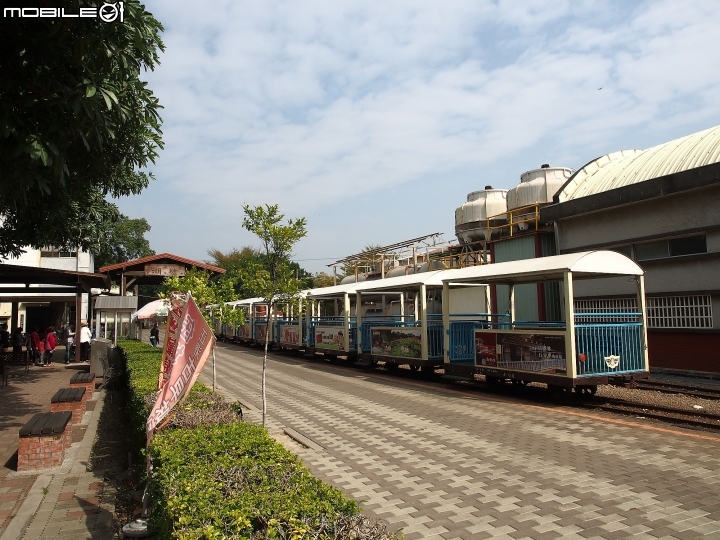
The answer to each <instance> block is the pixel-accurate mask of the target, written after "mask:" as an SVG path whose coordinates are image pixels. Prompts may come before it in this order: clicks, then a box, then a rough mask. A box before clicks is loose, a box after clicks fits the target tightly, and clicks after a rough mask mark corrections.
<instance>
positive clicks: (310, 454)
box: [202, 344, 720, 540]
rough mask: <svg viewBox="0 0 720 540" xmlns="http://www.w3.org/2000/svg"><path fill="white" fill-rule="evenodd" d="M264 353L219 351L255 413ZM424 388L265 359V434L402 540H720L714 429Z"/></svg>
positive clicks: (222, 367) (234, 392) (222, 369)
mask: <svg viewBox="0 0 720 540" xmlns="http://www.w3.org/2000/svg"><path fill="white" fill-rule="evenodd" d="M261 360H262V359H261V356H260V354H259V352H258V351H256V350H252V349H242V348H237V347H230V346H227V345H222V344H221V345H219V346H218V354H217V374H218V379H217V380H218V383H219V385H220V388H219V390H220V391H221V392H223V393H225V394H226V395H227V396H228V397H230V398H239V399H241V400H242V401H243V402H246V403H249V404H251V405H253V406H254V407H256V408H259V407H260V383H259V380H260V367H261ZM211 373H212V371H211V366H210V365H208V366H207V367H206V369H205V371H204V373H203V375H202V379H203V381H204V382H206V383H209V382H210V378H209V377H210V375H211ZM422 386H423V385H420V384H417V383H410V384H408V383H406V382H404V381H402V380H399V379H397V380H396V379H392V380H387V379H383V378H375V377H373V376H372V375H371V374H368V373H363V372H362V371H360V370H357V371H355V370H336V369H332V368H331V367H330V366H327V365H325V364H322V363H313V362H308V361H304V360H299V359H294V358H291V357H283V356H280V357H273V358H272V359H271V360H270V362H269V369H268V396H269V415H270V424H269V428H270V429H271V430H278V429H282V428H291V429H294V430H296V431H298V432H300V433H301V434H302V435H304V436H306V437H308V438H309V439H311V440H312V441H315V442H316V443H317V444H319V445H321V446H322V447H323V449H322V450H312V449H303V450H301V451H300V452H299V455H300V457H301V458H302V459H303V460H304V461H305V463H306V464H307V465H308V466H309V467H310V468H311V469H312V470H313V472H314V473H315V474H316V475H317V476H318V477H320V478H322V479H323V480H325V481H327V482H329V483H332V484H333V485H336V486H338V487H340V488H342V489H343V490H345V491H346V492H347V493H348V494H350V495H351V496H352V497H355V498H356V499H360V500H363V501H365V503H364V507H365V509H367V510H369V511H372V512H374V513H375V514H377V515H378V516H380V517H382V518H384V519H385V520H387V521H388V522H389V523H391V525H392V526H393V527H396V528H400V527H402V528H403V530H404V532H405V534H406V538H407V539H408V540H413V539H416V538H426V539H432V538H443V539H447V540H449V539H469V538H479V539H482V538H505V539H515V540H519V539H533V540H545V539H554V538H566V539H572V538H574V539H579V540H585V539H594V540H602V539H605V540H614V539H624V538H633V539H635V540H645V539H647V540H655V539H658V538H663V539H666V540H670V539H673V538H674V539H678V540H685V539H690V538H720V452H719V451H718V448H720V437H718V436H713V435H707V434H702V433H698V432H684V431H682V430H679V429H674V428H661V427H660V428H659V427H657V426H655V427H652V426H650V427H643V424H642V421H637V422H635V421H632V420H623V419H616V420H614V421H608V420H607V418H608V417H602V416H595V415H593V414H586V413H580V412H577V411H571V410H569V409H566V408H562V407H558V408H554V409H553V408H543V407H537V406H530V405H527V404H520V403H512V402H506V401H501V400H494V399H490V398H486V397H483V396H481V395H478V396H472V395H462V394H458V393H454V392H451V391H444V390H443V389H442V388H438V389H437V390H434V389H430V390H428V389H426V388H423V387H422ZM250 416H251V418H253V419H259V411H257V410H254V411H251V413H250ZM603 418H604V419H603Z"/></svg>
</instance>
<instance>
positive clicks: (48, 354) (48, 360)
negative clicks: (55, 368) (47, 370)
mask: <svg viewBox="0 0 720 540" xmlns="http://www.w3.org/2000/svg"><path fill="white" fill-rule="evenodd" d="M55 347H57V338H56V337H55V327H54V326H49V327H48V329H47V330H45V365H46V366H52V357H53V352H54V351H55Z"/></svg>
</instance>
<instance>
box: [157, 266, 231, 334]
mask: <svg viewBox="0 0 720 540" xmlns="http://www.w3.org/2000/svg"><path fill="white" fill-rule="evenodd" d="M173 291H180V292H183V293H185V292H188V291H189V292H190V293H191V294H192V297H193V299H194V300H195V303H196V304H197V305H198V307H199V308H200V311H201V312H202V314H203V317H205V320H206V321H207V322H208V324H210V325H211V326H212V320H213V319H215V320H219V321H220V322H221V323H223V324H228V325H232V326H239V325H241V324H243V323H244V322H245V317H244V313H243V311H242V310H239V309H232V307H231V306H228V305H226V304H225V302H229V301H231V300H234V299H235V298H236V296H235V289H234V288H233V283H232V281H231V280H229V279H226V278H224V277H221V278H220V279H218V280H213V279H211V275H210V273H208V272H206V271H204V270H200V269H198V268H191V269H190V270H188V271H187V272H185V275H184V276H170V277H167V278H165V281H164V282H163V284H162V287H161V291H160V295H161V296H163V297H168V296H169V295H170V293H171V292H173Z"/></svg>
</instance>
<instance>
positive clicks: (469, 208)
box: [455, 186, 507, 244]
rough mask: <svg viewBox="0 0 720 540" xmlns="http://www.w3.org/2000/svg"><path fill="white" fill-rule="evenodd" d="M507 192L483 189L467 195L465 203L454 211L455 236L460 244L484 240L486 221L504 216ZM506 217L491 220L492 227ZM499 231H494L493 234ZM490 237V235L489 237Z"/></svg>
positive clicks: (491, 188) (489, 187)
mask: <svg viewBox="0 0 720 540" xmlns="http://www.w3.org/2000/svg"><path fill="white" fill-rule="evenodd" d="M506 197H507V190H505V189H493V187H492V186H485V189H482V190H480V191H473V192H472V193H468V196H467V202H466V203H464V204H463V205H462V206H460V207H458V208H457V209H456V210H455V236H457V239H458V241H459V242H460V243H461V244H472V243H474V242H478V241H480V240H486V238H485V236H487V219H488V218H489V217H492V216H497V215H501V214H504V213H505V212H506V211H507V201H506ZM505 221H507V219H506V217H504V216H503V217H500V218H497V219H495V220H493V223H492V225H498V224H502V223H504V222H505ZM499 232H500V231H499V230H496V231H494V233H495V234H497V233H499ZM491 236H492V235H491Z"/></svg>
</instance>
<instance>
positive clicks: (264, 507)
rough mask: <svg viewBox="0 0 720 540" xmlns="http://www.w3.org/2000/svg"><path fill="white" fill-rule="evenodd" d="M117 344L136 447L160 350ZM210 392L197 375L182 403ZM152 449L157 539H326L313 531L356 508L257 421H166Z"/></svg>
mask: <svg viewBox="0 0 720 540" xmlns="http://www.w3.org/2000/svg"><path fill="white" fill-rule="evenodd" d="M118 345H119V347H120V350H121V358H122V360H123V362H124V363H125V365H126V373H127V377H128V385H129V388H130V414H131V420H132V423H133V426H134V427H135V429H134V432H135V435H136V437H137V441H138V447H140V446H141V445H142V444H143V443H142V439H144V432H145V421H146V419H147V416H148V414H149V412H150V408H151V407H152V404H153V397H154V394H155V389H156V385H157V378H158V371H159V367H160V358H161V352H160V350H159V349H155V348H153V347H151V346H150V345H148V344H145V343H140V342H138V341H129V340H128V341H119V342H118ZM209 395H216V396H217V394H213V393H212V392H211V391H210V390H209V389H208V388H206V387H205V386H203V385H201V384H199V383H198V384H196V385H195V386H194V387H193V388H192V390H191V392H190V395H189V396H188V399H187V400H186V401H185V402H184V403H183V406H182V408H183V409H188V408H190V409H192V408H206V407H207V406H208V404H209V403H212V401H213V400H209V399H208V397H207V396H209ZM218 398H220V396H218ZM150 455H151V456H152V459H153V471H154V474H153V478H152V480H151V483H150V494H151V497H150V500H151V509H150V517H151V519H152V522H153V523H154V525H155V526H156V527H158V529H159V530H158V536H157V537H158V538H160V539H161V540H169V539H177V540H181V539H182V540H191V539H193V540H194V539H197V540H200V539H203V540H214V539H218V540H219V539H224V538H236V539H241V538H242V539H249V538H250V537H251V536H252V537H253V538H268V539H269V538H273V539H279V538H288V539H290V538H293V539H296V540H306V539H307V540H310V539H311V538H313V539H321V540H330V539H333V538H337V536H335V535H333V534H331V533H330V532H323V533H322V534H317V532H316V531H317V530H322V531H326V529H327V530H328V531H330V530H337V527H334V526H331V527H328V523H330V524H331V525H332V524H333V523H334V522H343V521H347V518H348V516H354V515H355V514H357V512H358V505H357V503H356V502H355V501H353V500H351V499H349V498H347V497H346V496H344V495H343V494H342V493H341V492H340V490H338V489H336V488H334V487H332V486H329V485H327V484H325V483H323V482H322V481H320V480H318V479H317V478H314V477H313V476H312V474H311V472H310V471H309V470H308V469H307V468H306V467H305V466H304V465H303V464H302V463H301V462H300V461H299V460H298V459H297V458H296V457H295V456H294V455H293V454H291V453H290V452H288V451H287V450H285V448H284V447H283V446H282V445H280V444H279V443H277V442H275V441H274V440H273V439H271V438H270V436H269V435H268V433H267V431H266V430H265V429H263V428H261V427H259V426H254V425H250V424H246V423H242V422H232V423H227V424H219V425H218V424H215V425H199V426H197V427H194V428H192V429H168V428H165V429H164V430H161V431H160V432H159V433H158V434H157V435H156V437H155V439H154V440H153V442H152V444H151V445H150ZM343 537H345V536H343ZM363 538H390V536H363ZM392 538H395V537H394V536H393V537H392Z"/></svg>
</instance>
